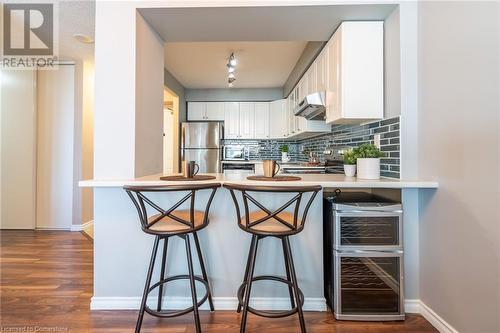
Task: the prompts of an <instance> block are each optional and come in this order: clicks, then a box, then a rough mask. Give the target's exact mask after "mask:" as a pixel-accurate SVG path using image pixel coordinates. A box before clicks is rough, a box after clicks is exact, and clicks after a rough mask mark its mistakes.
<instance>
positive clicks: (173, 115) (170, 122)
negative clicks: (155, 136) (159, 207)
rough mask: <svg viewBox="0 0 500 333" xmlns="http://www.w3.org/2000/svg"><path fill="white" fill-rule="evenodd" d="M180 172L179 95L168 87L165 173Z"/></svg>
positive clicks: (165, 105) (164, 111)
mask: <svg viewBox="0 0 500 333" xmlns="http://www.w3.org/2000/svg"><path fill="white" fill-rule="evenodd" d="M177 172H179V96H178V95H177V94H175V93H174V92H173V91H172V90H171V89H169V88H168V87H165V88H164V93H163V173H164V174H171V173H177Z"/></svg>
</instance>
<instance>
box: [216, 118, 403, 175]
mask: <svg viewBox="0 0 500 333" xmlns="http://www.w3.org/2000/svg"><path fill="white" fill-rule="evenodd" d="M375 134H380V149H381V150H382V151H383V152H384V153H385V155H386V156H385V157H383V158H382V159H381V161H380V162H381V163H380V173H381V176H383V177H390V178H399V177H400V128H399V117H394V118H388V119H384V120H380V121H375V122H371V123H366V124H363V125H333V126H332V131H331V132H330V133H325V134H320V135H318V136H315V137H313V138H309V139H303V140H296V141H295V140H224V144H241V145H246V146H248V147H249V151H250V159H251V160H262V159H280V158H281V152H280V148H281V146H282V145H283V144H287V145H288V146H289V155H290V157H291V159H292V161H307V159H308V155H307V154H308V153H309V152H311V151H313V152H316V153H318V155H319V156H320V158H321V159H323V151H324V150H325V148H326V147H327V146H330V145H333V146H342V147H356V146H358V145H360V144H362V143H373V138H374V135H375Z"/></svg>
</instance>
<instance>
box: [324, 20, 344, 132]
mask: <svg viewBox="0 0 500 333" xmlns="http://www.w3.org/2000/svg"><path fill="white" fill-rule="evenodd" d="M341 29H342V28H339V29H338V30H337V32H335V34H334V35H333V37H332V39H331V40H330V42H329V44H328V45H327V47H328V67H327V68H328V92H329V96H328V100H327V107H326V123H327V124H330V123H332V122H334V121H336V120H338V119H340V118H341V117H342V114H341V108H340V103H341V89H342V87H341V72H340V68H341V59H340V43H341V32H342V30H341Z"/></svg>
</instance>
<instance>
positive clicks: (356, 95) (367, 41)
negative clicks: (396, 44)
mask: <svg viewBox="0 0 500 333" xmlns="http://www.w3.org/2000/svg"><path fill="white" fill-rule="evenodd" d="M327 48H328V65H327V68H328V76H329V77H328V92H329V96H328V101H327V108H326V109H327V113H326V122H327V123H329V124H334V123H360V122H363V121H368V120H373V119H381V118H383V117H384V25H383V22H382V21H371V22H359V21H358V22H343V23H342V24H341V25H340V27H339V28H338V29H337V31H336V32H335V34H334V35H333V37H332V39H331V40H330V41H329V42H328V44H327Z"/></svg>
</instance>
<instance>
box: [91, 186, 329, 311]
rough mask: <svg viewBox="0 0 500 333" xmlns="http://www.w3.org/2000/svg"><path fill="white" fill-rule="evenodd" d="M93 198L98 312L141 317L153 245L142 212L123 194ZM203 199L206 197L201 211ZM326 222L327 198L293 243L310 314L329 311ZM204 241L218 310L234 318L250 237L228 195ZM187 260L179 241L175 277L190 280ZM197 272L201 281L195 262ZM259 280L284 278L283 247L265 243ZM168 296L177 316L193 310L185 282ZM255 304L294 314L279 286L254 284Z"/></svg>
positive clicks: (102, 191) (280, 199)
mask: <svg viewBox="0 0 500 333" xmlns="http://www.w3.org/2000/svg"><path fill="white" fill-rule="evenodd" d="M94 194H95V198H94V237H95V238H94V295H93V297H92V302H91V308H92V309H137V308H138V307H139V304H140V298H141V294H142V291H143V286H144V281H145V277H146V276H145V273H144V272H146V271H147V266H148V262H149V258H150V255H151V248H152V245H153V240H154V237H153V236H151V235H147V234H145V233H144V232H143V231H142V230H141V229H140V224H139V221H138V216H137V211H136V210H135V208H134V206H133V205H132V202H131V201H130V199H129V197H128V196H127V194H126V193H125V191H124V190H123V189H122V188H120V187H103V188H101V187H99V188H95V190H94ZM159 195H160V194H159ZM179 195H181V194H179ZM200 195H201V194H200ZM153 197H154V196H153ZM255 197H256V199H258V200H259V201H260V202H263V203H266V205H268V207H269V208H277V207H279V206H281V204H283V203H284V202H286V201H287V200H288V199H289V195H288V194H276V193H274V194H264V193H262V194H257V193H256V194H255ZM154 198H155V200H157V201H156V202H158V203H161V204H162V205H164V206H168V205H169V204H172V203H173V202H174V201H176V199H179V197H177V196H172V195H170V194H168V195H165V194H163V195H162V197H159V196H158V197H154ZM203 199H204V198H201V197H200V200H199V202H200V207H199V208H201V204H202V202H203V201H204V200H203ZM197 208H198V207H197ZM322 220H323V211H322V193H319V194H318V196H317V197H316V199H315V200H314V202H313V204H312V206H311V208H310V211H309V214H308V218H307V224H306V226H305V229H304V231H303V232H301V233H300V234H298V235H296V236H293V237H290V241H291V242H292V252H293V256H294V261H295V265H296V269H297V275H298V279H299V285H300V287H301V289H302V291H303V292H304V296H305V305H304V307H305V309H306V310H316V311H321V310H325V309H326V305H325V300H324V297H323V254H322V249H323V242H322ZM199 238H200V242H201V247H202V252H203V256H204V260H205V265H206V268H207V271H208V276H209V280H210V283H211V286H212V292H213V296H214V303H215V307H216V309H226V310H234V309H235V308H236V306H237V299H236V293H237V290H238V287H239V285H240V284H241V281H242V278H243V274H244V270H245V260H246V257H247V254H248V249H249V246H250V238H251V237H250V235H249V234H247V233H245V232H243V231H242V230H241V229H239V227H238V226H237V222H236V211H235V208H234V205H233V202H232V199H231V197H230V193H229V191H226V190H225V189H219V190H218V191H217V193H216V196H215V198H214V202H213V204H212V209H211V211H210V224H209V225H208V227H207V228H205V229H203V230H201V231H200V232H199ZM184 252H185V248H184V243H183V242H182V240H181V239H175V238H172V240H171V241H169V248H168V261H167V262H168V263H169V265H167V275H168V276H171V275H176V274H186V272H185V268H186V267H187V266H186V262H185V260H186V256H185V254H184ZM158 262H160V260H157V263H158ZM195 270H196V272H197V274H200V267H199V263H198V262H197V261H196V260H195ZM255 274H256V275H263V274H266V275H281V276H285V271H284V262H283V254H282V247H281V242H280V241H279V240H277V239H274V238H272V237H269V238H265V239H263V240H262V241H261V242H260V243H259V250H258V256H257V264H256V271H255ZM158 275H159V268H158V267H155V272H154V276H156V277H157V276H158ZM197 288H200V289H202V288H203V286H202V285H201V284H200V285H199V286H198V285H197ZM166 295H168V296H167V297H166V305H167V306H169V307H171V308H183V307H186V306H190V303H191V298H190V293H189V285H188V282H186V281H178V282H173V283H170V284H169V285H168V286H167V294H166ZM252 296H253V297H254V300H255V302H256V304H255V306H256V307H260V308H263V309H264V308H265V309H285V308H288V307H289V298H288V289H287V288H286V286H280V285H276V284H275V283H273V282H261V283H260V282H259V283H255V285H254V286H253V287H252ZM152 300H153V299H152ZM205 306H206V304H205V305H204V307H205Z"/></svg>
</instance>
